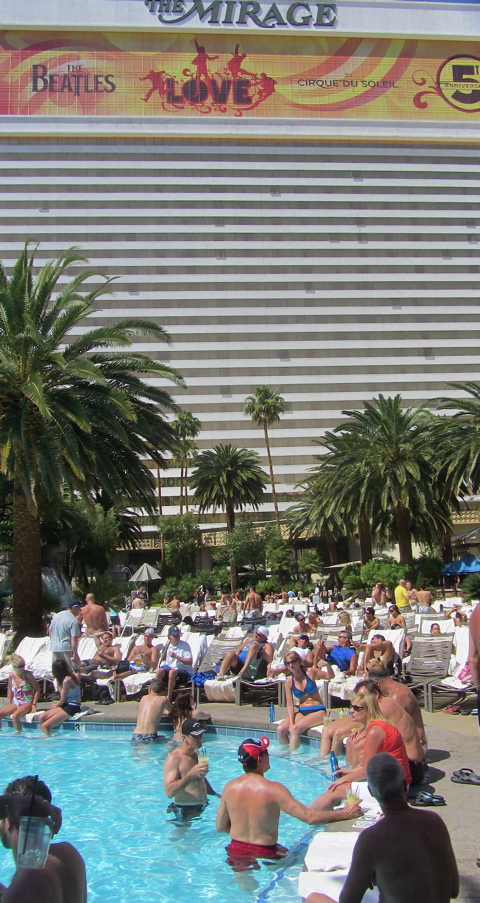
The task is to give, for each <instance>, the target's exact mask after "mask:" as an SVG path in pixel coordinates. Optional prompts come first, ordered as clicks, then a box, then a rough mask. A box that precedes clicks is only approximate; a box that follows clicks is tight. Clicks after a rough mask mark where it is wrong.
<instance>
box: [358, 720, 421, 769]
mask: <svg viewBox="0 0 480 903" xmlns="http://www.w3.org/2000/svg"><path fill="white" fill-rule="evenodd" d="M377 724H378V725H379V726H380V727H381V728H382V730H384V731H385V740H384V741H383V743H382V746H381V748H380V749H379V750H378V751H379V752H382V753H384V752H385V753H390V755H391V756H395V758H396V759H398V761H399V762H400V765H401V766H402V768H403V770H404V772H405V779H406V781H407V784H411V783H412V775H411V774H410V766H409V764H408V756H407V750H406V749H405V743H404V742H403V739H402V735H401V733H400V731H399V730H397V728H396V727H394V726H393V724H387V722H386V721H380V719H378V720H376V721H371V722H370V724H369V725H368V729H367V735H368V734H369V732H370V730H371V728H372V727H374V726H375V725H377Z"/></svg>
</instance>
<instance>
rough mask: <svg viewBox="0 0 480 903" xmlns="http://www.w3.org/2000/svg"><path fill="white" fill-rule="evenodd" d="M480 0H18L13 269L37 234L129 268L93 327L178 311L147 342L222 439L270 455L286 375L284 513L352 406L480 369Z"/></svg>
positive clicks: (9, 58) (442, 385) (5, 108)
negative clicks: (274, 397) (252, 409)
mask: <svg viewBox="0 0 480 903" xmlns="http://www.w3.org/2000/svg"><path fill="white" fill-rule="evenodd" d="M479 11H480V7H479V5H478V4H475V3H463V4H460V3H458V4H456V3H436V2H428V0H426V2H403V0H338V2H335V3H328V2H327V3H322V2H311V0H308V2H290V0H277V2H270V0H266V2H264V0H212V2H208V0H206V2H203V0H147V2H144V0H63V2H60V0H57V2H52V0H21V2H18V0H16V2H13V0H3V2H2V4H1V11H0V17H1V20H0V32H1V34H0V129H1V136H2V137H1V142H0V160H1V170H0V217H1V223H2V234H1V258H2V260H3V263H4V264H5V265H6V266H7V267H10V265H11V264H12V263H13V261H14V260H15V259H16V257H17V256H18V253H19V252H20V250H21V248H22V246H23V243H24V241H25V239H26V238H32V239H34V240H35V241H37V242H39V243H40V244H39V249H38V252H37V260H38V262H39V263H43V262H44V261H46V260H48V259H51V258H52V257H54V256H56V255H57V254H58V253H59V252H60V251H62V250H63V249H65V248H67V247H70V246H72V245H76V246H78V247H79V248H80V249H81V250H82V251H83V252H84V253H85V255H86V256H87V257H88V259H89V260H90V262H91V264H93V265H94V266H95V267H96V268H97V269H98V271H99V272H100V273H102V274H104V275H108V276H115V277H117V279H116V282H115V285H114V294H113V295H111V296H107V297H106V298H105V299H104V301H103V302H102V309H101V310H98V312H97V316H96V317H95V318H94V319H93V320H92V321H90V324H89V325H98V324H102V323H104V322H105V320H106V319H108V318H117V317H123V316H125V315H129V314H138V315H141V316H144V317H151V318H153V319H154V320H155V321H156V322H159V323H161V324H162V325H163V326H164V327H165V329H166V330H167V331H168V333H169V335H170V337H171V345H170V346H163V345H162V346H161V347H160V346H156V345H155V344H152V343H150V342H148V343H146V342H138V343H136V347H137V348H139V349H142V350H144V351H147V352H149V353H150V354H152V355H154V356H156V357H158V358H160V359H161V360H164V361H165V362H167V363H168V364H169V365H171V366H173V367H175V368H176V369H178V370H179V371H180V373H181V374H182V375H183V377H184V379H185V381H186V385H187V388H186V389H185V390H180V391H178V390H175V393H174V394H175V397H176V399H177V400H178V402H179V403H180V404H181V405H182V406H184V407H186V408H188V409H189V410H191V411H192V412H193V413H194V414H195V415H196V416H197V417H198V418H199V419H200V420H201V422H202V431H201V434H200V436H199V440H198V446H199V448H200V449H202V448H211V447H212V446H213V445H214V444H216V443H219V442H224V441H229V442H232V443H235V444H239V445H242V446H245V447H248V448H254V449H256V450H257V451H258V452H259V454H260V456H261V458H262V463H263V464H264V466H265V470H266V471H267V470H268V468H267V461H266V455H265V449H264V443H263V431H262V430H261V429H259V428H257V427H255V426H253V425H252V424H251V422H250V420H249V419H248V418H246V417H245V416H244V415H243V406H244V402H245V398H246V396H248V395H250V394H251V393H252V392H253V391H254V390H255V388H256V387H257V386H258V385H262V384H266V385H269V386H272V387H274V388H276V389H278V391H279V392H280V393H281V395H282V396H283V397H284V399H285V402H286V410H285V414H284V416H283V417H282V419H281V422H280V423H279V424H276V425H275V426H274V427H272V429H271V440H272V456H273V462H274V468H275V473H276V478H277V488H278V492H279V498H280V509H281V510H285V508H286V507H288V504H290V503H291V500H292V498H293V494H294V488H295V484H296V483H297V481H298V480H300V479H301V478H302V476H303V475H304V474H305V473H306V472H307V471H308V468H309V467H311V466H312V464H313V463H314V460H313V456H314V455H315V454H318V453H319V452H320V450H321V437H322V434H323V432H324V431H325V430H326V429H331V428H333V427H334V426H336V425H337V424H339V423H341V421H342V413H341V412H342V411H343V410H345V409H352V408H358V407H362V403H363V401H364V400H368V399H371V398H373V397H375V396H376V395H378V393H380V392H382V393H384V394H396V393H401V395H402V396H403V398H404V400H405V403H406V404H412V403H415V402H420V401H422V402H423V401H428V400H429V399H433V398H435V397H437V396H438V395H441V394H445V393H446V392H448V393H449V394H455V392H454V390H449V389H447V385H448V383H450V382H452V381H466V380H471V379H474V380H476V379H478V378H479V375H480V366H479V365H480V343H479V338H480V311H479V306H478V296H479V286H478V283H479V261H478V252H479V238H480V166H479V144H480V130H479V121H480V44H479V34H480V17H479ZM316 442H317V443H319V444H317V445H316V444H315V443H316ZM178 483H179V480H178V473H177V471H175V470H173V469H172V470H171V471H169V473H168V475H167V477H166V478H165V479H164V480H163V484H164V487H163V493H164V513H174V512H177V511H178V510H179V509H178V495H179V486H178ZM272 510H273V508H272V504H271V502H270V501H269V502H267V503H266V504H265V506H264V510H263V512H261V516H263V517H265V518H266V519H270V518H271V516H272Z"/></svg>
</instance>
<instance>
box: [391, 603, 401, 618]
mask: <svg viewBox="0 0 480 903" xmlns="http://www.w3.org/2000/svg"><path fill="white" fill-rule="evenodd" d="M392 609H393V610H394V611H395V617H398V615H399V614H400V609H399V607H398V605H395V603H393V604H392V605H390V610H392Z"/></svg>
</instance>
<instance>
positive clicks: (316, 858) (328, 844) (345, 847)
mask: <svg viewBox="0 0 480 903" xmlns="http://www.w3.org/2000/svg"><path fill="white" fill-rule="evenodd" d="M357 840H358V834H351V833H349V832H347V831H338V832H337V831H322V832H321V833H319V834H316V835H315V837H314V838H313V840H312V842H311V844H310V846H309V848H308V850H307V855H306V856H305V866H306V868H307V869H308V870H309V871H310V872H333V871H337V870H338V869H344V870H345V869H346V870H347V871H348V869H349V868H350V863H351V861H352V855H353V848H354V846H355V844H356V842H357Z"/></svg>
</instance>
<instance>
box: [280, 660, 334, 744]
mask: <svg viewBox="0 0 480 903" xmlns="http://www.w3.org/2000/svg"><path fill="white" fill-rule="evenodd" d="M284 661H285V665H286V668H287V674H288V672H290V674H291V675H292V677H291V680H290V679H289V678H288V676H287V679H286V681H285V696H286V699H287V712H288V714H287V717H286V718H285V719H284V720H283V721H282V722H281V724H279V725H278V727H277V735H278V739H279V741H280V743H282V744H283V745H286V744H287V743H288V742H290V749H291V750H292V751H293V750H294V749H298V747H299V746H300V736H301V734H304V733H305V731H308V730H309V729H310V728H311V727H317V726H318V725H319V724H323V718H324V715H325V706H324V705H323V702H322V700H321V698H320V693H319V692H318V687H317V685H316V683H315V681H316V680H319V679H321V678H324V679H326V680H327V679H331V678H332V677H333V668H331V666H330V665H329V664H327V662H323V664H324V666H325V668H324V669H320V668H305V666H304V663H303V660H302V659H301V658H300V656H299V655H298V653H297V652H294V651H293V649H291V650H289V652H288V654H287V655H286V656H285V659H284ZM295 709H296V710H295Z"/></svg>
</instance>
